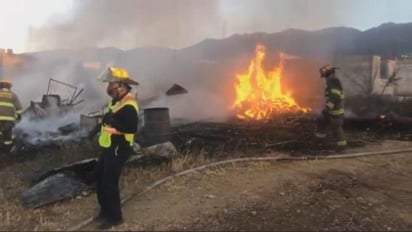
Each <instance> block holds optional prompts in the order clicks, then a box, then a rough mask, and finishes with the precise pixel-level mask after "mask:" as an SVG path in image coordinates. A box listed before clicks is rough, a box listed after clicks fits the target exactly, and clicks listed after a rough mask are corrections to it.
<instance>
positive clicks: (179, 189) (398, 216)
mask: <svg viewBox="0 0 412 232" xmlns="http://www.w3.org/2000/svg"><path fill="white" fill-rule="evenodd" d="M411 144H412V143H411V142H401V141H384V142H382V143H380V144H371V145H369V146H367V147H363V148H356V149H353V150H350V151H347V152H361V151H374V150H377V151H381V150H389V149H400V148H408V147H411ZM267 155H271V156H277V155H279V154H267ZM262 156H263V155H262ZM199 159H200V160H197V161H196V162H188V161H185V160H182V159H180V160H176V161H175V162H174V163H173V164H172V165H164V166H161V167H148V168H136V167H133V166H129V167H127V168H126V169H125V171H124V174H123V176H122V179H121V186H122V195H123V197H125V196H128V195H129V194H130V193H132V192H134V191H142V190H143V189H144V188H145V187H147V186H149V185H151V184H152V183H154V182H155V181H157V180H159V179H161V178H163V177H165V176H168V175H171V174H173V173H177V172H179V171H182V170H185V169H188V168H190V167H195V166H199V165H201V164H204V163H208V162H211V161H210V160H202V159H201V158H199ZM33 162H34V161H33V160H31V161H27V162H23V163H18V164H15V165H14V166H10V167H4V168H3V169H1V170H0V184H1V191H0V209H1V212H0V230H8V231H9V230H53V231H55V230H66V229H68V228H70V227H72V226H75V225H77V224H79V223H80V222H82V221H84V220H85V219H87V218H89V217H91V216H93V215H95V213H96V212H97V203H96V199H95V194H93V193H85V195H84V196H82V197H78V198H76V199H73V200H68V201H63V202H58V203H55V204H52V205H49V206H46V207H42V208H40V209H35V210H28V209H24V208H23V207H22V206H21V203H20V199H19V196H20V193H21V192H22V191H24V190H25V189H26V188H27V186H28V184H27V183H26V182H25V181H24V178H23V177H24V176H23V173H24V172H23V170H27V169H29V168H31V166H33V165H34V163H33ZM411 166H412V153H404V154H396V155H378V156H370V157H361V158H351V159H338V160H312V161H309V160H304V161H288V162H254V163H247V164H240V163H237V164H233V165H226V166H222V167H218V168H212V169H207V170H204V171H199V172H195V173H193V174H189V175H187V176H183V177H177V178H175V179H173V180H172V181H168V182H166V183H165V184H163V185H161V186H159V187H157V188H155V189H153V190H151V191H149V192H147V193H146V194H143V195H141V196H138V197H135V198H132V199H131V200H130V201H128V202H126V204H125V205H124V206H123V213H124V219H125V223H124V224H122V225H120V226H118V227H116V228H112V230H202V231H205V230H206V231H216V230H250V231H255V230H294V231H296V230H367V231H369V230H375V231H376V230H412V194H411V193H412V181H410V180H411V179H412V168H411ZM96 226H97V223H92V224H90V225H88V226H86V227H84V228H82V230H95V229H96Z"/></svg>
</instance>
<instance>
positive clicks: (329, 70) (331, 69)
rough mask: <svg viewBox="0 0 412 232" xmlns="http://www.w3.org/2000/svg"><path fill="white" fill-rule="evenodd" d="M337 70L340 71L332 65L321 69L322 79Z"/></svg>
mask: <svg viewBox="0 0 412 232" xmlns="http://www.w3.org/2000/svg"><path fill="white" fill-rule="evenodd" d="M336 69H338V67H336V66H333V65H331V64H328V65H325V66H323V67H321V68H320V69H319V72H320V77H327V76H329V75H330V74H332V73H334V72H335V70H336Z"/></svg>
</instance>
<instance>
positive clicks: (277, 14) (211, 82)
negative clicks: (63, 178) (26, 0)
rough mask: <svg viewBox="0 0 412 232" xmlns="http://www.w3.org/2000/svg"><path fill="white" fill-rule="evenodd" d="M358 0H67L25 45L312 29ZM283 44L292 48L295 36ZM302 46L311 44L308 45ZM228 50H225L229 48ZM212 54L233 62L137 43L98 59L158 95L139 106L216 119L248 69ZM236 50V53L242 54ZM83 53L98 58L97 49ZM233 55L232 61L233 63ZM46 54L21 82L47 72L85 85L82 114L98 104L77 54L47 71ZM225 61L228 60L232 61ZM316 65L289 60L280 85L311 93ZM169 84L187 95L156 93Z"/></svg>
mask: <svg viewBox="0 0 412 232" xmlns="http://www.w3.org/2000/svg"><path fill="white" fill-rule="evenodd" d="M365 4H366V3H365V2H363V3H357V2H356V1H337V0H331V1H324V0H285V1H281V0H242V1H238V0H207V1H200V0H168V1H164V0H100V1H98V2H97V1H94V0H74V8H73V11H72V12H69V15H66V16H65V17H62V18H53V19H51V20H50V21H49V23H48V24H46V25H43V26H42V27H37V28H32V29H31V31H30V33H29V34H30V35H29V39H28V48H29V49H30V50H50V49H61V48H68V49H72V50H75V49H78V48H84V47H108V46H114V47H118V48H122V49H131V48H136V47H144V46H156V47H168V48H182V47H186V46H189V45H191V44H194V43H197V42H199V41H201V40H203V39H205V38H210V37H212V38H213V37H214V38H216V37H219V38H220V37H227V36H229V35H231V34H234V33H250V32H258V31H262V32H277V31H280V30H284V29H287V28H301V29H309V30H312V29H321V28H324V27H328V26H341V25H350V24H352V23H353V22H352V19H353V17H348V15H347V14H346V13H347V12H348V11H349V10H350V12H351V13H352V14H356V13H359V12H360V11H361V9H364V8H359V6H365ZM362 13H363V12H362ZM243 42H244V41H243ZM243 42H242V43H243ZM269 42H270V41H269ZM288 42H289V41H288ZM312 42H318V41H312ZM242 43H240V42H239V47H234V48H233V50H235V49H239V50H242V49H243V50H242V52H244V51H245V49H244V48H243V44H242ZM290 43H291V44H292V45H291V46H292V47H295V46H294V44H293V43H294V40H291V41H290ZM331 44H332V43H331ZM299 45H301V44H299ZM234 46H236V44H235V45H234ZM302 46H306V47H308V48H310V47H314V46H311V45H309V44H305V45H302ZM227 47H230V45H228V46H227ZM324 47H326V48H325V49H324V50H327V51H329V50H328V49H329V48H328V45H327V44H325V46H324ZM208 48H209V47H207V46H206V47H205V48H204V49H203V50H202V52H203V53H205V54H206V53H208V52H209V51H208ZM299 48H300V50H303V51H305V50H306V49H303V48H302V49H301V47H299ZM251 49H253V48H251ZM211 50H213V49H211ZM230 50H231V49H230V48H228V49H227V51H228V52H230ZM298 50H299V49H298ZM309 50H310V49H309ZM76 51H80V50H76ZM251 51H252V50H251ZM218 52H219V54H221V56H222V57H226V56H225V55H227V57H229V59H232V60H225V61H222V60H217V59H216V60H203V59H207V58H208V57H207V56H206V55H204V56H203V54H200V55H198V56H195V58H193V57H192V56H190V55H189V56H186V57H185V55H184V54H182V53H180V51H177V50H168V49H157V50H156V49H147V50H144V49H143V48H142V49H140V50H139V49H136V50H130V51H127V52H121V51H120V52H119V53H116V54H115V55H113V54H114V53H113V54H112V55H111V56H110V57H111V60H110V62H107V60H106V62H105V64H108V63H111V64H115V65H119V66H121V67H124V68H126V69H127V70H128V71H129V74H131V76H132V77H137V78H136V79H137V80H138V81H139V82H140V84H141V86H140V87H138V88H137V91H138V93H139V98H140V99H145V98H147V97H152V96H160V97H159V98H158V99H157V101H155V102H152V103H151V104H150V105H147V106H144V107H164V106H168V107H170V108H171V114H172V116H173V117H177V118H178V117H185V118H190V119H193V120H198V119H204V118H219V119H221V118H224V117H226V116H227V115H229V114H230V109H228V106H229V105H230V99H231V97H233V91H234V89H233V88H234V87H233V84H234V79H235V76H236V73H238V72H239V71H242V70H243V69H244V68H245V67H247V64H248V62H249V58H250V57H246V56H245V57H241V58H242V59H243V60H242V61H240V60H241V59H240V57H231V56H230V55H233V54H236V53H232V54H223V53H225V52H226V51H225V50H222V51H218ZM242 52H240V53H238V55H245V54H242ZM210 53H213V51H210ZM249 55H250V56H253V54H252V53H251V54H248V55H247V56H249ZM291 55H294V54H291ZM196 57H197V58H199V59H196ZM205 57H207V58H205ZM90 59H92V60H97V61H102V60H101V59H100V57H99V55H96V57H94V58H89V60H90ZM212 59H213V58H212ZM236 59H237V61H234V60H236ZM45 60H46V61H44V63H41V62H40V63H39V64H38V67H35V71H34V72H31V73H28V74H27V75H25V76H24V77H22V78H20V79H22V80H23V79H24V80H25V81H26V80H28V81H27V82H28V83H29V84H27V82H25V84H24V85H25V86H38V85H39V83H43V84H44V85H47V84H46V82H47V80H48V78H50V77H53V78H55V79H58V80H61V81H66V82H67V83H70V84H74V85H76V86H78V87H79V88H82V87H84V88H85V92H84V95H83V96H84V98H85V102H84V103H82V104H81V105H79V106H82V107H83V110H89V112H91V111H97V110H100V108H101V106H102V105H103V104H104V103H105V102H107V101H108V97H107V96H106V94H105V93H104V85H100V84H98V83H97V82H96V80H95V76H93V75H92V74H88V73H82V72H80V71H78V69H79V67H78V65H79V61H78V60H74V61H72V62H66V63H65V64H64V65H61V66H60V67H59V68H54V69H53V70H52V71H49V72H46V71H44V70H47V69H49V67H51V66H56V64H55V63H51V61H50V60H52V59H45ZM232 61H233V62H234V63H231V62H232ZM214 62H215V63H214ZM236 62H237V63H236ZM103 63H104V62H103ZM318 65H322V63H316V64H311V65H306V66H304V67H303V68H301V66H299V65H296V66H294V67H293V68H291V70H301V71H290V72H289V74H288V76H290V77H291V78H289V79H290V80H289V81H287V83H285V84H286V86H288V85H289V86H290V89H294V90H296V91H295V93H294V94H296V95H297V96H303V95H306V96H307V95H311V94H313V93H312V92H313V91H312V92H311V91H310V90H308V86H310V87H311V90H316V91H318V90H319V89H320V88H319V86H320V85H318V84H317V83H316V82H315V81H319V80H318V79H316V80H315V81H312V80H310V79H309V78H307V76H308V71H307V70H310V75H312V73H313V77H315V76H316V77H317V73H316V72H317V71H316V70H317V68H318ZM303 70H305V71H303ZM302 77H305V80H302ZM311 77H312V76H311ZM174 82H176V83H178V84H181V85H182V86H184V87H186V88H187V89H188V90H189V94H188V95H182V96H175V97H166V96H164V95H162V93H163V92H164V91H165V90H166V89H167V88H168V87H169V86H171V85H172V84H173V83H174ZM43 84H42V85H43ZM312 87H313V88H312ZM231 91H232V92H231ZM43 93H44V92H41V91H40V88H36V89H34V91H31V92H30V91H21V92H20V94H21V95H22V96H24V99H26V101H27V99H33V98H34V97H38V96H41V94H43ZM29 95H30V96H29ZM228 96H229V97H228ZM232 100H233V99H232ZM298 100H300V99H298ZM305 100H306V102H309V103H310V102H313V100H312V99H303V100H301V101H303V102H304V101H305ZM26 103H27V102H26Z"/></svg>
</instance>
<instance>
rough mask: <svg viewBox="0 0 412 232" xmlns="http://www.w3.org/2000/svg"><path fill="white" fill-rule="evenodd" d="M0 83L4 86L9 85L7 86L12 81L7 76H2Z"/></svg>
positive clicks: (10, 84)
mask: <svg viewBox="0 0 412 232" xmlns="http://www.w3.org/2000/svg"><path fill="white" fill-rule="evenodd" d="M0 84H1V85H6V86H9V87H11V86H12V83H11V81H10V80H9V79H8V78H3V79H2V80H0Z"/></svg>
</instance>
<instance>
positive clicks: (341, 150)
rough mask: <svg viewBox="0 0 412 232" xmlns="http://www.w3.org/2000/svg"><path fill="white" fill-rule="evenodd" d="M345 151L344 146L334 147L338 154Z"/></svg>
mask: <svg viewBox="0 0 412 232" xmlns="http://www.w3.org/2000/svg"><path fill="white" fill-rule="evenodd" d="M345 151H346V146H336V147H335V152H336V153H338V154H343V153H345Z"/></svg>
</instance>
